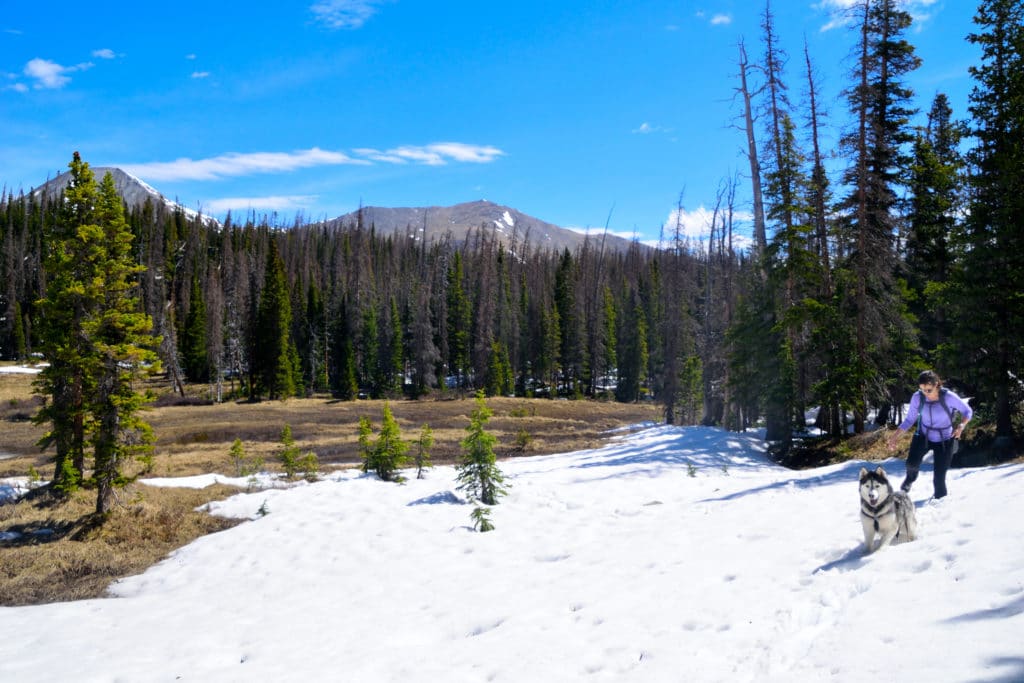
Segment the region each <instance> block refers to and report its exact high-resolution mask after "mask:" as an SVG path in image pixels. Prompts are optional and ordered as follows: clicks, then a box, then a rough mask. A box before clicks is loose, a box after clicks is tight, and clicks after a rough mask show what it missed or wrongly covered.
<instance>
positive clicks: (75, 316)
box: [35, 152, 102, 493]
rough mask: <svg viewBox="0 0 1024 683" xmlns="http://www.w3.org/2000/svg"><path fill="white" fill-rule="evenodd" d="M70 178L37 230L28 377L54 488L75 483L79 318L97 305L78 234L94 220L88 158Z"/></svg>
mask: <svg viewBox="0 0 1024 683" xmlns="http://www.w3.org/2000/svg"><path fill="white" fill-rule="evenodd" d="M68 168H69V169H70V171H69V173H70V179H69V180H68V184H67V188H66V189H65V191H64V198H63V202H62V203H61V204H60V206H61V210H60V215H59V216H58V217H57V220H55V221H53V222H47V223H46V224H45V225H46V228H47V230H46V232H45V233H44V235H43V245H44V249H45V252H44V254H43V259H42V261H43V268H44V272H45V273H46V275H47V282H46V290H45V296H44V298H43V299H42V300H40V301H39V302H37V306H38V308H39V311H40V320H39V325H38V331H39V337H40V348H41V350H42V352H43V355H44V357H45V358H46V359H47V361H49V365H48V366H47V367H45V368H44V369H43V371H42V372H41V373H40V374H39V377H38V378H37V380H36V382H35V387H36V390H37V391H38V392H39V393H40V394H42V395H43V396H44V397H45V399H46V403H45V404H44V406H43V408H42V409H41V410H40V411H39V413H38V414H37V415H36V418H35V419H36V421H37V422H38V423H40V424H49V425H50V429H49V431H48V432H47V433H46V435H45V436H44V437H43V439H42V440H41V441H40V445H41V446H44V447H47V446H50V445H52V446H53V447H54V449H55V471H54V476H53V487H54V489H55V490H57V491H61V492H65V493H67V492H71V491H73V490H74V489H76V488H77V487H78V486H79V485H80V483H81V481H82V478H83V476H84V472H85V449H86V419H87V404H86V401H87V396H88V394H89V393H90V392H91V391H92V390H93V388H94V386H93V384H94V382H95V374H96V371H95V366H94V360H93V349H92V345H91V343H90V342H89V340H88V339H87V338H86V337H85V333H84V330H83V324H84V323H85V321H86V320H87V319H88V318H89V317H90V316H92V315H95V312H96V310H97V309H98V307H99V297H100V295H101V294H102V293H101V292H98V291H96V288H95V287H90V286H89V285H91V282H92V278H93V277H94V273H93V272H92V271H91V270H90V269H89V265H90V263H89V259H88V254H89V253H90V251H91V247H92V245H90V244H89V242H88V240H87V239H86V237H87V236H88V233H84V234H83V229H84V228H85V226H88V225H91V224H92V223H93V220H94V218H93V215H94V213H95V207H96V192H97V190H96V179H95V176H94V174H93V172H92V169H91V168H89V164H88V163H87V162H85V161H82V158H81V156H80V155H79V153H78V152H75V153H74V156H73V158H72V160H71V163H70V164H68Z"/></svg>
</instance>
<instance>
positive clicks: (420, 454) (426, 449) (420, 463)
mask: <svg viewBox="0 0 1024 683" xmlns="http://www.w3.org/2000/svg"><path fill="white" fill-rule="evenodd" d="M433 446H434V431H433V430H432V429H431V428H430V425H427V424H425V425H423V428H422V429H421V430H420V438H418V439H417V440H416V478H417V479H422V478H423V470H424V469H425V468H428V467H433V465H432V464H431V462H430V449H431V448H433Z"/></svg>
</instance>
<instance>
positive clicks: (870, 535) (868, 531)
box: [860, 516, 875, 555]
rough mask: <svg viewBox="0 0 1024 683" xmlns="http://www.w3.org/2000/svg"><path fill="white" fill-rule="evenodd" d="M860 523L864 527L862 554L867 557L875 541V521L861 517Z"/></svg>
mask: <svg viewBox="0 0 1024 683" xmlns="http://www.w3.org/2000/svg"><path fill="white" fill-rule="evenodd" d="M860 523H861V526H862V527H864V554H865V555H868V554H870V553H871V550H872V548H871V546H872V545H873V544H874V540H875V520H873V519H869V518H867V517H863V516H862V517H861V518H860Z"/></svg>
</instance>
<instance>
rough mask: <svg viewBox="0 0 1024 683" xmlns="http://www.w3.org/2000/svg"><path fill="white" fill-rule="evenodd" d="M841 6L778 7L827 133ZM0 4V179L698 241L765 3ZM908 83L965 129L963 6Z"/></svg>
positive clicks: (731, 169) (736, 153) (834, 97)
mask: <svg viewBox="0 0 1024 683" xmlns="http://www.w3.org/2000/svg"><path fill="white" fill-rule="evenodd" d="M850 1H851V0H787V1H783V0H775V2H773V4H772V8H773V12H774V13H775V15H776V29H777V32H778V34H779V37H780V40H781V43H782V46H783V48H784V49H786V51H787V52H788V53H789V55H790V59H789V64H788V66H787V70H786V74H785V77H786V80H787V81H788V83H789V87H790V92H791V97H792V99H793V100H794V101H796V102H799V101H801V100H802V99H803V92H804V90H805V87H804V75H803V74H804V71H803V44H804V39H805V38H806V40H807V43H808V45H809V48H810V52H811V57H812V60H813V61H814V64H815V68H816V69H817V71H818V73H819V78H820V81H821V86H822V89H823V97H824V106H825V107H826V109H827V110H828V111H829V113H830V126H831V128H830V129H829V130H828V131H826V139H825V144H826V148H827V149H830V150H834V147H835V140H836V138H837V136H838V132H839V128H840V127H841V125H842V123H843V120H844V119H845V116H846V105H845V103H844V102H843V101H842V100H841V99H840V91H841V89H842V88H843V87H845V85H846V84H847V82H848V80H849V79H848V77H847V73H848V71H849V70H850V68H851V62H850V59H849V54H850V47H851V45H852V44H853V43H854V41H855V36H854V34H853V33H852V32H851V30H850V29H849V27H844V26H843V21H842V7H843V6H844V5H847V4H850ZM47 7H48V8H51V10H52V11H47V12H41V11H39V10H38V9H35V8H33V7H31V6H30V3H15V4H13V5H12V6H10V7H7V8H5V12H4V13H3V15H2V17H0V130H2V131H3V133H2V135H0V184H3V185H6V187H7V188H8V190H11V189H13V190H14V191H15V192H17V191H19V190H28V189H29V188H30V187H34V186H38V185H40V184H41V183H42V182H44V181H45V180H46V179H47V178H48V177H53V176H54V175H55V174H56V173H57V172H58V171H61V170H64V169H65V168H66V165H67V163H68V161H69V160H70V159H71V155H72V152H73V151H75V150H78V151H80V152H81V153H82V156H83V158H84V159H85V160H86V161H88V162H90V164H92V165H93V166H105V165H117V166H120V167H122V168H124V169H126V170H129V171H131V172H132V173H134V174H136V175H138V176H139V177H141V178H142V179H143V180H145V181H146V182H148V183H149V184H150V185H152V186H154V187H155V188H157V189H158V190H160V191H161V192H163V193H164V194H165V195H167V196H168V197H170V198H172V199H174V198H176V199H178V200H179V201H180V202H181V203H183V204H185V205H186V206H188V207H190V208H193V209H200V210H202V211H203V212H204V213H206V214H211V215H214V216H217V217H222V216H223V215H224V214H225V213H226V211H227V210H228V209H229V208H230V209H232V210H233V211H234V212H235V215H236V216H237V215H239V214H242V215H244V214H245V213H246V212H247V211H250V210H253V211H256V212H257V214H258V215H263V214H272V213H273V212H276V220H277V221H278V222H281V223H290V222H292V220H294V218H295V217H296V216H302V217H303V218H304V219H305V220H317V219H321V218H333V217H335V216H338V215H340V214H343V213H346V212H348V211H352V210H355V209H356V208H358V207H359V205H360V204H363V205H368V206H370V205H373V206H441V205H451V204H456V203H459V202H465V201H473V200H476V199H488V200H490V201H493V202H496V203H499V204H506V205H509V206H512V207H514V208H516V209H519V210H520V211H523V212H525V213H527V214H530V215H533V216H535V217H537V218H540V219H542V220H546V221H549V222H552V223H556V224H558V225H562V226H565V227H575V228H596V229H600V228H603V227H604V226H605V224H606V223H607V224H608V226H609V228H610V229H611V230H613V231H615V232H617V233H622V234H626V235H636V236H637V237H639V238H641V239H644V240H654V239H657V237H658V233H659V230H660V228H661V227H662V226H663V225H664V224H665V223H666V222H670V221H674V218H673V215H674V211H675V209H676V207H677V205H678V204H679V203H680V200H681V204H682V206H683V208H684V213H683V216H682V218H683V222H684V223H685V224H686V225H688V226H691V229H692V230H698V229H699V227H700V224H701V222H702V218H701V217H702V212H701V209H702V208H708V207H710V206H711V205H712V204H713V202H714V200H715V195H716V191H717V189H718V187H719V185H720V183H721V182H722V181H723V179H725V178H728V177H730V176H732V175H734V174H737V173H739V174H742V176H743V177H742V178H741V182H740V187H739V194H738V200H739V202H740V203H741V206H740V207H739V208H740V209H746V208H747V206H746V201H747V199H746V198H747V196H748V195H749V191H748V189H747V188H748V183H747V180H746V175H745V172H746V169H747V166H746V159H745V157H744V156H743V149H742V148H743V144H744V137H743V134H742V133H741V131H740V130H739V129H738V128H736V126H737V125H738V124H739V119H738V116H739V114H740V109H739V104H738V101H737V100H736V99H735V98H734V90H735V88H736V86H737V77H736V74H737V72H738V67H737V52H738V50H737V45H738V42H739V41H740V39H743V40H744V41H745V43H746V46H747V51H748V53H749V54H750V56H751V58H757V57H759V56H760V54H761V51H762V44H761V38H760V28H759V24H760V20H761V14H762V12H763V9H764V4H763V2H758V1H755V2H748V1H746V0H743V1H741V0H735V1H733V0H708V1H706V2H704V1H701V2H691V1H689V0H682V1H679V0H677V1H676V2H667V1H664V0H633V1H632V2H629V3H624V2H612V1H610V0H591V1H590V2H582V1H578V0H563V1H560V2H550V0H544V1H535V0H518V1H517V2H515V3H512V2H493V3H490V2H448V3H426V2H414V1H412V0H317V1H316V2H313V1H312V0H307V1H306V2H282V3H269V4H264V3H252V4H250V5H249V6H248V7H246V8H245V9H244V10H239V9H238V8H239V7H240V6H239V5H238V4H237V3H218V2H203V3H199V2H194V1H192V0H181V1H180V2H177V3H174V4H173V5H167V4H164V3H131V4H125V3H116V2H106V1H98V2H92V3H82V2H65V1H64V0H57V1H56V2H53V3H48V5H47ZM907 7H908V8H909V9H910V11H911V12H912V13H913V14H914V16H915V18H916V21H915V24H914V26H913V27H912V29H911V31H910V32H909V34H908V35H907V38H908V39H909V40H910V41H911V42H912V43H913V44H914V45H915V47H916V49H917V54H918V56H920V57H921V58H922V59H923V62H924V63H923V65H922V67H921V68H920V69H918V70H917V71H916V72H915V73H914V74H913V75H912V77H911V78H910V79H909V83H910V85H911V86H912V87H913V88H914V90H915V92H916V97H915V103H916V105H917V106H918V107H919V108H921V109H922V110H925V111H926V110H927V109H928V107H929V106H930V103H931V100H932V98H933V97H934V95H935V93H936V92H939V91H941V92H945V93H947V94H948V95H949V96H950V98H951V102H952V105H953V108H954V115H955V116H958V117H966V116H967V111H966V107H967V93H968V91H969V89H970V85H971V84H970V80H969V77H968V72H967V68H968V66H970V65H971V64H972V63H974V61H975V60H976V54H977V50H976V49H975V48H974V47H973V46H970V45H968V44H967V43H966V41H965V39H964V37H965V36H966V34H967V33H969V32H972V31H973V30H974V28H975V27H974V25H973V23H972V22H971V18H972V16H973V14H974V11H975V8H976V3H975V2H973V1H965V0H915V1H912V2H909V3H907Z"/></svg>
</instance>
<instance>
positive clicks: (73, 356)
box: [36, 152, 159, 513]
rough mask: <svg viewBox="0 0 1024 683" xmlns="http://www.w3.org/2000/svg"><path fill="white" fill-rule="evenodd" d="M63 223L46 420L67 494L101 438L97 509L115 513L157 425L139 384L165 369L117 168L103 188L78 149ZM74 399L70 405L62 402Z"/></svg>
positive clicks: (46, 338)
mask: <svg viewBox="0 0 1024 683" xmlns="http://www.w3.org/2000/svg"><path fill="white" fill-rule="evenodd" d="M69 167H70V169H71V174H72V178H71V182H70V184H69V192H68V195H69V199H70V201H67V200H66V201H65V205H64V207H65V208H64V212H63V215H62V219H63V221H66V222H63V223H62V224H61V225H60V226H55V227H56V229H55V230H54V232H53V233H51V235H50V238H51V240H52V241H51V242H50V245H49V246H50V251H49V254H48V258H47V265H48V266H49V267H50V268H51V270H50V276H51V279H50V281H49V282H48V283H47V292H46V297H45V299H44V300H43V301H42V302H41V308H42V310H43V311H44V315H45V316H46V317H45V318H44V320H46V323H45V324H44V325H43V336H42V342H43V348H44V353H45V354H46V356H47V358H48V359H49V360H50V366H49V367H48V368H47V369H46V370H44V371H43V372H42V373H41V376H40V379H39V381H38V383H37V385H36V386H37V389H39V390H40V391H41V392H42V393H44V394H46V396H47V399H48V403H47V405H46V406H45V407H44V408H43V410H41V411H40V414H39V416H38V419H39V420H40V421H43V422H49V423H50V424H51V426H52V429H51V432H50V434H49V436H48V438H47V439H46V440H47V441H52V442H53V443H55V444H56V445H57V454H56V471H55V476H54V480H53V483H54V487H55V488H56V489H57V490H60V491H64V492H67V491H69V490H72V489H73V488H74V487H75V486H77V485H78V483H79V482H80V481H81V479H82V477H83V476H84V472H85V455H86V446H87V445H90V446H92V449H93V450H92V455H93V476H92V478H91V481H92V482H93V483H94V484H95V486H96V490H97V498H96V511H97V512H98V513H106V512H108V511H109V510H110V508H111V506H112V505H113V502H114V492H115V488H116V487H117V486H120V485H123V484H125V483H127V482H128V481H130V480H131V478H132V477H131V473H130V472H129V471H128V469H127V465H128V463H129V462H130V460H131V459H132V458H133V457H140V458H143V459H145V458H146V457H148V454H149V452H150V450H151V448H152V442H153V433H152V429H151V428H150V426H149V425H148V424H147V423H146V422H145V421H144V420H142V419H141V417H140V416H139V411H140V410H141V408H142V406H143V405H144V403H145V402H146V400H147V399H146V397H144V396H142V395H141V394H139V393H138V392H136V391H135V389H134V383H135V382H137V381H138V378H139V377H140V376H142V375H143V374H145V373H148V372H155V371H158V370H159V365H158V363H157V357H156V353H155V352H154V350H153V349H154V347H155V346H156V345H157V344H158V343H159V339H155V338H154V337H152V327H153V323H152V320H151V319H150V318H149V316H148V315H146V314H145V313H143V312H141V311H140V308H139V299H138V298H137V296H136V295H137V291H138V274H139V273H140V272H141V271H142V270H144V267H143V266H139V265H136V264H135V262H134V259H133V250H132V233H131V231H130V229H129V227H128V224H127V222H126V221H125V219H124V213H123V207H122V203H121V198H120V197H119V196H118V195H117V191H116V189H115V187H114V180H113V178H112V176H111V175H110V174H109V173H108V174H106V175H105V176H104V178H103V181H102V182H101V184H100V186H99V188H97V187H96V184H95V180H94V176H93V173H92V171H91V169H90V168H89V165H88V164H87V163H86V162H84V161H82V159H81V156H80V155H79V154H78V153H77V152H75V154H74V157H73V159H72V161H71V164H70V165H69ZM64 401H68V403H66V404H65V403H63V402H64Z"/></svg>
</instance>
